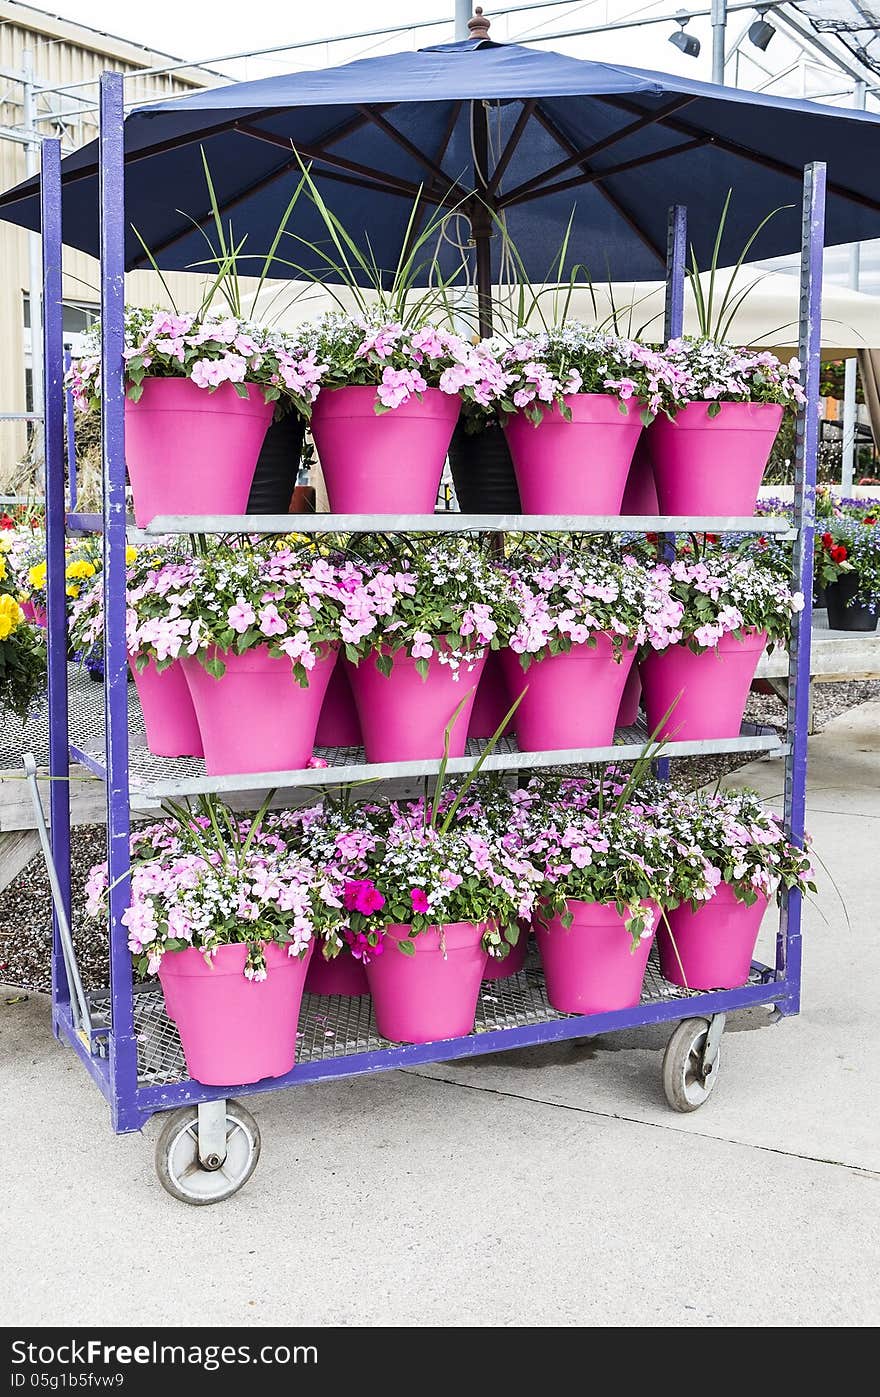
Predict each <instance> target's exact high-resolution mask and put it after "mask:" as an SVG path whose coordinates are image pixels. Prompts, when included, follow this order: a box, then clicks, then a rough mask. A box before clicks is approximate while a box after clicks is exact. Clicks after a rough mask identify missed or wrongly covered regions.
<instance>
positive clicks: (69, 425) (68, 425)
mask: <svg viewBox="0 0 880 1397" xmlns="http://www.w3.org/2000/svg"><path fill="white" fill-rule="evenodd" d="M71 362H72V361H71V357H70V350H69V349H65V351H64V426H65V434H66V436H67V481H68V491H69V504H68V509H69V510H70V511H71V513H73V511H74V510H75V509H76V496H77V488H76V438H75V436H74V431H73V389H72V388H71V386H70V384H69V382H68V381H67V375H68V374H69V372H70V365H71Z"/></svg>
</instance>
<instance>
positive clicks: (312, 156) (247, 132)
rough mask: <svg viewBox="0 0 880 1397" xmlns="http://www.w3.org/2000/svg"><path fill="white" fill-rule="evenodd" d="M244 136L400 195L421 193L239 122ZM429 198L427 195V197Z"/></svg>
mask: <svg viewBox="0 0 880 1397" xmlns="http://www.w3.org/2000/svg"><path fill="white" fill-rule="evenodd" d="M234 129H235V130H236V131H239V132H241V134H242V135H243V136H250V137H251V138H252V139H253V140H255V141H265V142H266V144H267V145H273V146H279V147H281V149H283V150H288V151H291V153H292V154H294V155H295V152H296V151H299V153H300V155H304V156H305V157H306V159H308V160H318V161H320V162H321V163H322V164H326V165H330V166H332V167H333V168H334V169H339V170H344V171H345V173H346V174H351V175H361V176H362V177H363V178H364V179H365V180H369V181H372V182H373V183H374V184H375V185H377V186H381V187H383V188H385V189H388V190H393V191H395V192H396V193H399V194H408V195H409V196H410V197H411V198H415V197H416V195H417V194H419V192H422V193H426V191H424V190H422V191H420V188H419V186H418V185H417V184H413V183H412V182H411V181H410V180H405V179H401V178H400V176H399V175H390V174H383V172H382V171H381V170H376V169H374V168H373V166H371V165H362V164H360V162H359V161H357V160H348V159H347V158H346V157H345V156H342V155H334V154H332V153H331V152H330V151H326V150H324V149H323V148H322V147H321V146H306V145H300V144H299V143H297V142H294V141H293V140H291V139H289V138H288V137H285V136H277V135H275V133H274V132H273V131H260V130H259V129H258V128H257V127H254V126H245V125H244V124H243V123H241V122H239V123H237V124H236V126H235V127H234ZM426 196H427V195H426Z"/></svg>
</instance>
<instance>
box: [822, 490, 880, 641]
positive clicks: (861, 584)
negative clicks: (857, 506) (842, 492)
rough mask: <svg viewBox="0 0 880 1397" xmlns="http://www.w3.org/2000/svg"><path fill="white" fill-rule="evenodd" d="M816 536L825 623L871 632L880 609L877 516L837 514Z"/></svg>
mask: <svg viewBox="0 0 880 1397" xmlns="http://www.w3.org/2000/svg"><path fill="white" fill-rule="evenodd" d="M824 522H825V524H826V525H827V527H826V528H825V529H823V530H822V532H821V533H817V536H816V545H815V547H816V554H815V556H816V572H817V575H818V578H819V580H820V581H821V582H822V583H824V586H825V604H826V606H827V607H828V625H829V627H830V628H831V629H832V630H839V631H874V630H876V629H877V613H878V610H880V536H878V533H877V515H876V514H872V513H865V512H863V511H860V513H859V515H858V516H856V517H853V515H852V514H850V513H846V514H843V513H842V514H840V515H839V516H838V517H836V518H833V519H825V520H824Z"/></svg>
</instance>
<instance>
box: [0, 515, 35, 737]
mask: <svg viewBox="0 0 880 1397" xmlns="http://www.w3.org/2000/svg"><path fill="white" fill-rule="evenodd" d="M16 591H17V587H16V582H15V575H14V573H13V570H12V568H11V567H10V565H9V562H8V551H7V546H6V540H5V539H4V538H3V537H2V535H0V707H2V708H5V709H9V710H11V711H12V712H13V713H15V714H17V715H18V717H19V718H21V719H22V721H24V719H25V718H26V717H27V714H28V711H29V709H30V708H31V706H32V704H33V703H34V701H35V700H36V699H37V698H38V697H39V696H40V695H41V694H42V692H43V690H44V689H45V686H46V654H45V648H44V646H43V644H42V642H41V640H40V638H39V633H38V632H37V631H35V630H34V628H33V626H32V625H30V624H29V623H28V621H27V620H26V618H25V615H24V612H23V610H22V608H21V606H20V605H19V603H18V601H17V600H16Z"/></svg>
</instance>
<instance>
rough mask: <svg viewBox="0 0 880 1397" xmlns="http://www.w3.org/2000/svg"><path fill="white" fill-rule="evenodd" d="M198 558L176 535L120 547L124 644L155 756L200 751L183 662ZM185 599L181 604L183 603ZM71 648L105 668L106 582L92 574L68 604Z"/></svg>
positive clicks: (90, 663)
mask: <svg viewBox="0 0 880 1397" xmlns="http://www.w3.org/2000/svg"><path fill="white" fill-rule="evenodd" d="M198 576H199V568H198V562H197V560H196V559H194V558H193V557H192V556H191V555H190V554H189V551H188V548H187V545H186V544H185V543H182V542H181V541H180V540H175V541H172V542H170V543H169V542H157V543H155V544H149V545H145V546H143V547H141V548H140V549H135V548H133V547H132V546H131V545H129V547H128V548H127V549H126V573H125V577H126V584H125V585H126V648H127V651H128V664H129V670H130V672H131V676H132V679H133V680H134V684H135V687H136V689H137V695H138V700H139V702H140V706H141V714H142V717H143V720H144V729H145V732H146V738H147V747H148V749H149V750H150V751H151V752H152V753H153V754H154V755H155V756H158V757H201V756H202V755H203V754H204V749H203V745H202V737H201V733H200V732H199V725H198V720H197V718H196V712H195V709H194V707H193V702H192V699H191V697H190V692H189V686H188V684H187V682H186V676H185V675H184V672H183V666H182V664H181V658H180V657H181V651H182V649H183V646H184V639H185V638H186V637H187V636H188V628H187V625H186V623H183V624H181V612H180V605H181V604H186V601H187V600H189V598H190V594H191V589H192V587H193V585H194V584H195V583H196V581H197V579H198ZM181 598H183V599H184V600H183V603H181ZM69 624H70V638H71V644H72V645H73V647H74V648H75V649H76V650H78V651H79V652H80V654H81V655H82V656H83V658H84V660H85V663H86V665H87V666H90V668H94V667H95V666H96V664H100V667H101V668H100V672H101V675H103V648H104V588H103V580H102V578H101V577H100V576H97V577H96V578H95V579H94V581H92V582H91V583H90V584H89V585H88V586H87V587H84V588H83V589H82V590H81V591H80V593H79V595H78V596H77V597H75V598H74V599H73V601H72V603H71V608H70V623H69Z"/></svg>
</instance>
